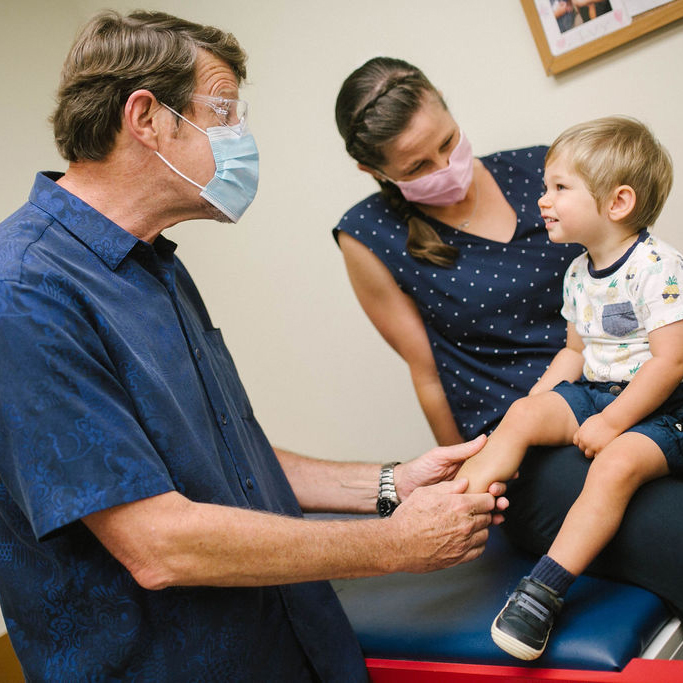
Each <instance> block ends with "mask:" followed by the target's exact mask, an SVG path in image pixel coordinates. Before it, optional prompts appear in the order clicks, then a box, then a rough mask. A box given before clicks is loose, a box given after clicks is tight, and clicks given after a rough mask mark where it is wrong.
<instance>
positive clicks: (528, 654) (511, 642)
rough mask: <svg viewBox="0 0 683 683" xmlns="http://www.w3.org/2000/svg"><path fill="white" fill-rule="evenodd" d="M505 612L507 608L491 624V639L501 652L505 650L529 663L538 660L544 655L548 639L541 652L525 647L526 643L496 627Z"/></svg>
mask: <svg viewBox="0 0 683 683" xmlns="http://www.w3.org/2000/svg"><path fill="white" fill-rule="evenodd" d="M506 607H507V605H506ZM504 611H505V607H504V608H503V609H502V610H501V611H500V612H499V613H498V616H496V618H495V619H494V620H493V623H492V624H491V638H493V642H494V643H495V644H496V645H497V646H498V647H499V648H500V649H501V650H505V652H507V653H508V654H510V655H512V656H513V657H517V659H523V660H524V661H527V662H528V661H530V660H532V659H538V658H539V657H540V656H541V655H542V654H543V651H544V650H545V646H546V643H547V642H548V639H547V638H546V641H545V643H543V647H542V648H541V649H540V650H536V649H535V648H533V647H531V645H525V644H524V643H522V642H520V641H519V640H517V639H516V638H514V637H513V636H511V635H510V634H509V633H505V631H501V630H500V629H499V628H498V627H497V626H496V622H497V621H498V618H499V617H500V615H501V614H502V613H503V612H504Z"/></svg>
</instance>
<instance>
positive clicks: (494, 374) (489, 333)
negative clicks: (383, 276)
mask: <svg viewBox="0 0 683 683" xmlns="http://www.w3.org/2000/svg"><path fill="white" fill-rule="evenodd" d="M546 150H547V148H546V147H531V148H528V149H519V150H513V151H509V152H500V153H498V154H493V155H490V156H486V157H482V158H481V161H482V163H483V164H484V166H485V168H486V169H487V170H488V171H489V172H490V173H491V174H492V175H493V177H494V179H495V180H496V182H497V183H498V186H499V188H500V190H501V192H502V193H503V195H504V197H505V199H506V200H507V201H508V203H509V204H510V206H511V207H512V208H513V209H514V211H515V213H516V214H517V227H516V230H515V233H514V235H513V237H512V239H511V240H510V242H507V243H504V242H496V241H493V240H489V239H485V238H482V237H478V236H476V235H471V234H469V233H466V232H462V231H459V230H455V229H453V228H452V227H450V226H449V225H445V224H444V223H441V222H440V221H437V220H434V219H432V218H429V217H427V216H424V215H423V216H422V217H423V218H424V219H425V220H427V221H428V222H429V224H430V225H431V226H432V227H433V228H434V229H435V230H436V232H437V233H438V234H439V236H440V237H441V239H442V240H443V241H444V242H445V243H446V244H450V245H452V246H455V247H457V248H458V249H459V251H460V253H459V255H458V257H457V260H456V261H455V263H454V265H453V266H451V267H448V268H443V267H440V266H435V265H433V264H431V263H429V262H427V261H424V260H418V259H415V258H413V257H412V256H411V255H410V254H409V253H408V251H407V249H406V239H407V237H408V227H407V225H406V224H405V223H404V222H402V221H401V220H400V219H399V218H398V217H397V216H396V215H395V214H394V213H393V212H392V210H391V209H390V208H389V206H388V204H387V203H386V201H385V200H384V198H383V197H382V195H381V194H379V193H377V194H374V195H371V196H370V197H368V198H367V199H365V200H363V201H362V202H360V203H359V204H357V205H356V206H354V207H353V208H352V209H351V210H350V211H348V213H346V215H345V216H344V217H343V218H342V220H341V221H340V222H339V224H338V225H337V227H336V228H335V230H334V234H335V237H336V235H337V233H338V231H340V230H343V231H344V232H346V233H348V234H349V235H350V236H351V237H354V238H355V239H357V240H358V241H359V242H361V243H362V244H364V245H365V246H366V247H368V248H369V249H370V251H372V252H373V253H374V254H375V255H376V256H377V257H378V258H379V259H380V260H381V261H382V263H383V264H384V265H385V266H386V267H387V268H388V269H389V271H390V272H391V274H392V275H393V277H394V279H395V280H396V282H397V283H398V286H399V287H400V288H401V290H402V291H403V292H405V293H406V294H408V295H410V296H411V297H412V299H413V300H414V301H415V303H416V305H417V307H418V309H419V311H420V315H421V316H422V320H423V321H424V324H425V327H426V330H427V335H428V337H429V341H430V343H431V345H432V352H433V354H434V359H435V361H436V366H437V369H438V372H439V377H440V379H441V384H442V386H443V388H444V391H445V393H446V398H447V399H448V402H449V405H450V407H451V412H452V413H453V416H454V418H455V421H456V423H457V425H458V428H459V429H460V432H461V434H462V435H463V436H464V437H465V438H466V439H471V438H474V437H475V436H477V435H478V434H480V433H481V432H487V433H488V432H490V431H491V430H492V429H493V428H494V427H495V426H496V424H497V423H498V421H499V420H500V419H501V418H502V416H503V415H504V414H505V411H506V409H507V407H508V406H509V405H510V403H512V402H513V401H514V400H515V399H517V398H519V397H521V396H524V395H525V394H526V393H527V392H528V390H529V389H530V388H531V386H532V385H533V384H534V383H535V382H536V380H537V379H538V378H539V377H540V376H541V375H542V374H543V372H544V371H545V369H546V368H547V366H548V364H549V363H550V361H551V360H552V358H553V356H554V355H555V353H557V351H558V350H559V349H560V348H561V347H562V346H564V344H565V339H566V323H565V321H564V320H563V319H562V318H561V316H560V308H561V307H562V280H563V276H564V272H565V270H566V269H567V267H568V266H569V264H570V263H571V261H572V259H573V258H574V257H575V256H577V255H578V254H579V253H580V252H581V251H582V249H581V248H580V247H579V246H578V245H567V244H553V243H552V242H550V240H549V239H548V235H547V232H546V230H545V227H544V226H543V221H542V219H541V216H540V212H539V209H538V204H537V201H538V198H539V197H540V196H541V194H542V178H543V163H544V156H545V152H546Z"/></svg>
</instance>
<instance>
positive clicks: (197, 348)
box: [194, 347, 202, 360]
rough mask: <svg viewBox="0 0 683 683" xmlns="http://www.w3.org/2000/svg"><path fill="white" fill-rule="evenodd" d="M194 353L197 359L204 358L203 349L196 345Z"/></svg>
mask: <svg viewBox="0 0 683 683" xmlns="http://www.w3.org/2000/svg"><path fill="white" fill-rule="evenodd" d="M194 355H195V356H196V358H197V360H201V359H202V350H201V349H200V348H199V347H196V348H195V350H194Z"/></svg>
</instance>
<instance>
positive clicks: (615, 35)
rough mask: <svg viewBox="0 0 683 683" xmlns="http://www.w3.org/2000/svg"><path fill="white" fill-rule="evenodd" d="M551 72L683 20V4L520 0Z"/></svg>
mask: <svg viewBox="0 0 683 683" xmlns="http://www.w3.org/2000/svg"><path fill="white" fill-rule="evenodd" d="M520 1H521V3H522V7H523V9H524V13H525V15H526V18H527V22H528V23H529V27H530V28H531V32H532V34H533V36H534V40H535V42H536V47H537V48H538V52H539V55H540V57H541V61H542V62H543V66H544V67H545V70H546V73H547V74H548V75H550V74H558V73H561V72H562V71H566V70H567V69H570V68H572V67H573V66H576V65H577V64H581V63H582V62H585V61H587V60H589V59H592V58H593V57H596V56H597V55H600V54H603V53H604V52H607V51H609V50H612V49H613V48H615V47H618V46H619V45H623V44H625V43H627V42H629V41H631V40H635V39H636V38H638V37H639V36H641V35H644V34H646V33H650V32H651V31H655V30H656V29H658V28H661V27H662V26H666V25H667V24H671V23H672V22H674V21H677V20H679V19H681V18H683V0H520Z"/></svg>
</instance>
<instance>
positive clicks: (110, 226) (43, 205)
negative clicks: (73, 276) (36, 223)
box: [29, 171, 176, 270]
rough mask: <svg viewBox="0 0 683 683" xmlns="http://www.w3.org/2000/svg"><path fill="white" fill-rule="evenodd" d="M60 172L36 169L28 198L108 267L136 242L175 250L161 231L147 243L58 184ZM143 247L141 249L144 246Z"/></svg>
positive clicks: (114, 266)
mask: <svg viewBox="0 0 683 683" xmlns="http://www.w3.org/2000/svg"><path fill="white" fill-rule="evenodd" d="M62 175H64V174H63V173H55V172H50V171H43V172H41V173H38V175H37V176H36V181H35V183H34V185H33V189H32V190H31V194H30V195H29V202H31V203H32V204H34V205H35V206H37V207H38V208H39V209H41V210H42V211H45V212H46V213H47V214H49V215H50V216H52V217H53V218H54V219H55V220H56V221H57V222H59V223H60V224H61V225H63V226H64V227H65V228H66V229H67V230H68V231H69V232H70V233H71V234H72V235H73V236H74V237H76V238H77V239H78V240H79V241H80V242H82V243H83V244H85V246H87V247H88V248H89V249H90V250H91V251H92V252H93V253H95V254H97V256H99V257H100V259H102V261H104V263H106V264H107V266H108V267H109V268H111V270H116V268H118V266H119V265H120V263H121V262H122V261H123V260H124V258H126V256H128V254H129V253H130V252H131V250H132V249H133V248H134V247H135V246H136V245H138V244H140V245H145V246H146V247H147V248H154V249H155V250H156V251H158V252H163V253H164V254H169V252H170V253H172V252H173V251H174V249H175V247H176V245H175V244H174V243H173V242H171V240H167V239H166V238H164V237H163V236H161V235H160V236H159V237H157V239H156V240H155V242H154V245H150V244H148V243H147V242H143V241H142V240H139V239H138V238H137V237H135V235H132V234H131V233H129V232H128V231H127V230H124V229H123V228H121V227H119V226H118V225H116V223H114V222H113V221H110V220H109V219H108V218H107V217H106V216H104V215H102V214H101V213H100V212H99V211H97V210H96V209H93V208H92V206H90V205H89V204H86V203H85V202H84V201H83V200H81V199H79V198H78V197H76V195H74V194H71V192H69V191H68V190H65V189H64V188H63V187H61V186H59V185H57V183H56V181H57V180H59V178H61V177H62ZM157 242H158V244H157ZM142 248H143V250H144V247H142Z"/></svg>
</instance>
